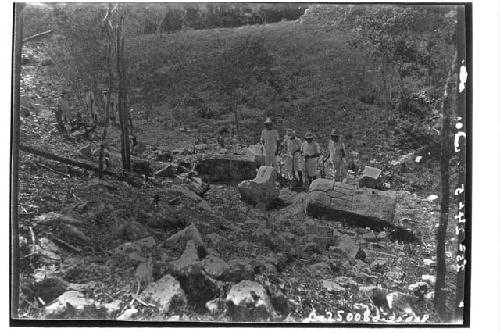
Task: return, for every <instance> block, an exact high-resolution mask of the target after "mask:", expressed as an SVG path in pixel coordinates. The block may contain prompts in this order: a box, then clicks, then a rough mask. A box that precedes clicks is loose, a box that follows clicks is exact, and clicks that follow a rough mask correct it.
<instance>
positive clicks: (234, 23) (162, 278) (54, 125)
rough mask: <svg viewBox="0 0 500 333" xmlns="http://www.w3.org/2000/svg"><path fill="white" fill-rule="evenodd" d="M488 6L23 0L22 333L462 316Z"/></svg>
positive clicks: (17, 314)
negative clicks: (477, 85)
mask: <svg viewBox="0 0 500 333" xmlns="http://www.w3.org/2000/svg"><path fill="white" fill-rule="evenodd" d="M472 7H473V5H472V4H471V3H465V2H464V3H403V2H401V3H361V2H360V3H356V2H352V3H313V2H310V3H299V2H279V3H278V2H276V3H265V2H248V3H244V2H223V3H217V2H176V3H173V2H151V3H148V2H123V3H120V2H109V3H108V2H102V3H100V2H78V3H76V2H68V3H60V2H46V3H44V2H28V3H13V4H12V8H11V9H12V14H13V22H14V24H13V26H12V28H11V30H12V54H13V56H12V63H11V64H10V65H11V68H12V79H11V82H12V87H11V89H12V108H11V111H10V112H11V117H12V123H11V129H10V131H11V135H12V137H11V140H12V142H11V173H10V177H11V179H10V182H11V184H10V186H11V187H10V190H11V191H10V192H11V197H10V203H11V206H10V209H11V210H10V250H11V252H10V267H9V272H10V274H9V276H10V283H9V285H10V297H9V299H10V311H9V312H10V316H9V318H10V325H11V326H26V325H27V326H31V325H33V326H52V325H58V326H61V325H63V326H79V325H82V322H84V324H83V325H85V326H112V327H115V326H116V327H122V326H167V327H168V326H172V325H177V326H179V325H180V326H203V325H212V326H213V325H216V326H217V325H220V326H226V325H228V326H262V325H265V326H267V325H271V326H287V325H289V326H294V327H318V326H319V327H330V326H331V327H344V326H345V327H352V326H354V327H356V326H360V327H380V326H382V327H394V326H401V327H437V326H449V327H468V326H469V325H470V307H471V302H470V296H471V293H470V283H471V264H472V263H471V261H472V260H471V227H472V225H473V224H476V223H477V222H483V221H476V219H474V221H472V215H471V200H472V184H471V179H472V178H471V177H472V173H471V172H472V171H471V165H472V164H471V163H472V145H471V144H472V121H471V119H472V118H471V117H472V112H473V110H472V74H473V71H472V53H473V52H472ZM5 111H7V110H5ZM497 112H498V111H497ZM494 154H497V152H494ZM491 172H493V173H495V172H496V173H498V171H496V170H493V171H491ZM493 186H497V184H494V185H493ZM484 222H486V221H484ZM490 222H491V223H498V221H490ZM476 240H477V243H480V242H481V240H480V239H474V241H476ZM474 244H476V243H474ZM475 278H478V276H477V275H476V276H475ZM484 296H485V297H487V295H484ZM494 296H495V297H498V295H494ZM473 305H474V306H475V307H480V306H481V304H478V303H477V302H476V303H474V304H473ZM495 320H496V321H498V318H497V319H495ZM30 323H31V324H30Z"/></svg>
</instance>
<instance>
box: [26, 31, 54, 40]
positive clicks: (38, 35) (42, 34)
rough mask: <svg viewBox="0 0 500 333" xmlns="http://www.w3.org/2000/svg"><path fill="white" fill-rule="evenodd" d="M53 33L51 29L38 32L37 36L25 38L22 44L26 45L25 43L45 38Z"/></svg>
mask: <svg viewBox="0 0 500 333" xmlns="http://www.w3.org/2000/svg"><path fill="white" fill-rule="evenodd" d="M53 31H54V30H53V29H50V30H47V31H44V32H40V33H38V34H34V35H32V36H29V37H26V38H24V39H23V43H27V42H29V41H32V40H34V39H38V38H42V37H45V36H47V35H48V34H51V33H52V32H53Z"/></svg>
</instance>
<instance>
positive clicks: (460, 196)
mask: <svg viewBox="0 0 500 333" xmlns="http://www.w3.org/2000/svg"><path fill="white" fill-rule="evenodd" d="M457 12H458V15H457V16H458V22H457V31H456V36H457V56H458V58H457V69H458V72H459V71H460V67H461V66H465V64H466V50H467V49H466V45H465V8H464V7H463V6H459V7H458V8H457ZM456 89H457V90H456V91H457V116H458V117H459V118H458V119H459V123H461V124H462V126H463V128H457V130H458V131H463V132H462V133H465V132H466V127H467V122H466V121H467V119H465V103H466V91H467V89H466V86H464V89H463V90H460V86H459V85H458V84H457V87H456ZM455 135H458V139H459V140H460V137H461V136H460V134H459V133H457V134H455ZM456 143H458V149H457V148H456V149H455V152H457V150H458V152H459V174H458V182H459V183H458V187H457V188H459V189H460V190H457V191H455V196H456V200H457V201H458V217H459V220H458V221H457V231H458V235H457V259H459V258H461V260H457V266H458V267H457V268H458V269H457V286H456V294H455V318H456V319H457V320H463V319H464V312H463V309H464V306H465V304H467V303H468V299H467V298H468V295H465V292H464V287H465V272H466V269H465V267H466V264H467V262H466V259H465V258H466V257H467V255H466V253H470V252H467V251H470V249H469V248H467V247H465V245H466V244H465V243H466V238H465V235H466V233H467V232H468V231H466V229H467V228H465V227H464V225H466V226H470V224H467V223H465V216H464V217H463V218H461V213H463V211H464V210H465V202H466V200H467V198H466V192H465V191H464V189H465V166H466V163H467V162H466V158H467V155H466V147H465V145H461V144H460V141H458V142H456ZM465 213H466V214H464V215H468V212H465ZM467 246H469V244H467Z"/></svg>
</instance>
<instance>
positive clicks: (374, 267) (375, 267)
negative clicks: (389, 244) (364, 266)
mask: <svg viewBox="0 0 500 333" xmlns="http://www.w3.org/2000/svg"><path fill="white" fill-rule="evenodd" d="M370 270H371V271H372V272H375V273H384V272H385V271H386V270H387V260H384V259H377V260H375V261H374V262H372V263H371V264H370Z"/></svg>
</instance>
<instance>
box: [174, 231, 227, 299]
mask: <svg viewBox="0 0 500 333" xmlns="http://www.w3.org/2000/svg"><path fill="white" fill-rule="evenodd" d="M171 266H172V268H171V270H172V274H173V275H174V276H175V277H176V278H177V279H178V280H179V282H180V285H181V287H182V289H183V290H184V292H185V293H186V296H187V299H188V301H189V302H190V303H192V304H193V305H194V306H196V307H204V306H205V303H206V302H208V301H209V300H211V299H213V298H214V297H216V296H217V295H218V293H219V285H218V284H217V282H216V281H215V280H214V279H213V278H211V277H210V276H209V275H208V273H206V272H205V270H204V268H203V265H202V263H201V262H200V260H199V257H198V249H197V246H196V244H195V242H194V241H193V240H189V241H188V242H187V244H186V249H185V250H184V253H183V254H182V256H181V257H180V258H179V259H177V260H175V261H173V262H172V263H171Z"/></svg>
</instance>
